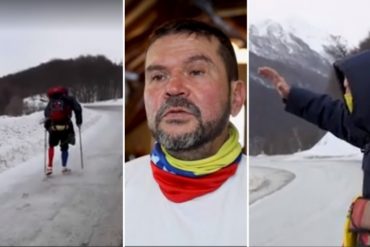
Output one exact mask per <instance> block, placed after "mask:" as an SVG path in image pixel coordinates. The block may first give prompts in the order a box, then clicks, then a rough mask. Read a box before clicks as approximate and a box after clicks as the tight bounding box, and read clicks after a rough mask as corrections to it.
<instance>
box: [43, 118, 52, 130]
mask: <svg viewBox="0 0 370 247" xmlns="http://www.w3.org/2000/svg"><path fill="white" fill-rule="evenodd" d="M50 126H51V121H50V119H46V120H45V121H44V128H45V129H46V130H47V131H49V130H50Z"/></svg>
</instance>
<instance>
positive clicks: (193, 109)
mask: <svg viewBox="0 0 370 247" xmlns="http://www.w3.org/2000/svg"><path fill="white" fill-rule="evenodd" d="M171 107H182V108H185V109H186V110H188V111H189V112H190V113H191V114H193V115H194V116H195V117H196V118H200V117H201V112H200V109H199V107H197V106H196V105H195V104H194V103H193V102H191V101H190V100H188V99H186V98H184V97H182V96H172V97H170V98H168V99H167V100H166V101H165V102H164V103H163V105H161V107H160V108H159V110H158V113H157V115H156V117H155V121H156V122H157V123H159V121H160V120H161V119H162V118H163V115H164V114H165V112H166V111H167V110H168V109H169V108H171Z"/></svg>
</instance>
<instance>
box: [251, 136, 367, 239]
mask: <svg viewBox="0 0 370 247" xmlns="http://www.w3.org/2000/svg"><path fill="white" fill-rule="evenodd" d="M250 174H251V175H250V211H249V213H250V222H249V225H250V233H249V236H250V237H249V238H250V244H251V246H340V245H341V241H342V237H343V226H344V220H345V216H346V214H347V210H348V207H349V205H350V203H351V201H352V200H353V198H354V197H355V196H357V195H359V194H360V193H361V186H362V171H361V153H360V151H359V150H358V149H356V148H355V147H353V146H351V145H349V144H347V143H345V142H343V141H341V140H339V139H337V138H336V137H334V136H332V135H331V134H329V133H328V134H326V135H325V136H324V137H323V139H322V140H320V141H319V142H318V143H317V145H315V146H314V147H313V148H312V149H310V150H307V151H303V152H299V153H296V154H293V155H277V156H264V155H260V156H257V157H251V158H250Z"/></svg>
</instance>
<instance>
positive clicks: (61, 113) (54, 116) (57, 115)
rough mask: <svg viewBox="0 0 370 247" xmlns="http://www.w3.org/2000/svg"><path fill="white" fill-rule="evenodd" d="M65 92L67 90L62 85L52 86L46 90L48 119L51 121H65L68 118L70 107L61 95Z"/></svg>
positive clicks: (70, 111)
mask: <svg viewBox="0 0 370 247" xmlns="http://www.w3.org/2000/svg"><path fill="white" fill-rule="evenodd" d="M67 94H68V91H67V89H66V88H64V87H53V88H50V89H49V90H48V92H47V95H48V97H49V99H50V101H49V107H50V108H49V119H50V120H51V121H52V122H65V121H67V120H68V119H69V118H70V116H71V113H72V109H71V106H69V105H68V104H67V103H66V100H65V99H64V97H63V96H65V95H67Z"/></svg>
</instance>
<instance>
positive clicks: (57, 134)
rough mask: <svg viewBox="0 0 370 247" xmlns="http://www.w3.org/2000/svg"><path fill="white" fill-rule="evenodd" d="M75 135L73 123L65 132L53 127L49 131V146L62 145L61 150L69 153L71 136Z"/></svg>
mask: <svg viewBox="0 0 370 247" xmlns="http://www.w3.org/2000/svg"><path fill="white" fill-rule="evenodd" d="M74 134H75V133H74V129H73V124H72V122H70V123H68V128H67V129H65V130H59V131H58V130H53V127H51V128H50V130H49V146H50V147H55V146H57V145H58V144H60V150H61V151H67V150H68V147H69V145H68V144H69V140H70V136H71V135H72V136H74Z"/></svg>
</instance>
